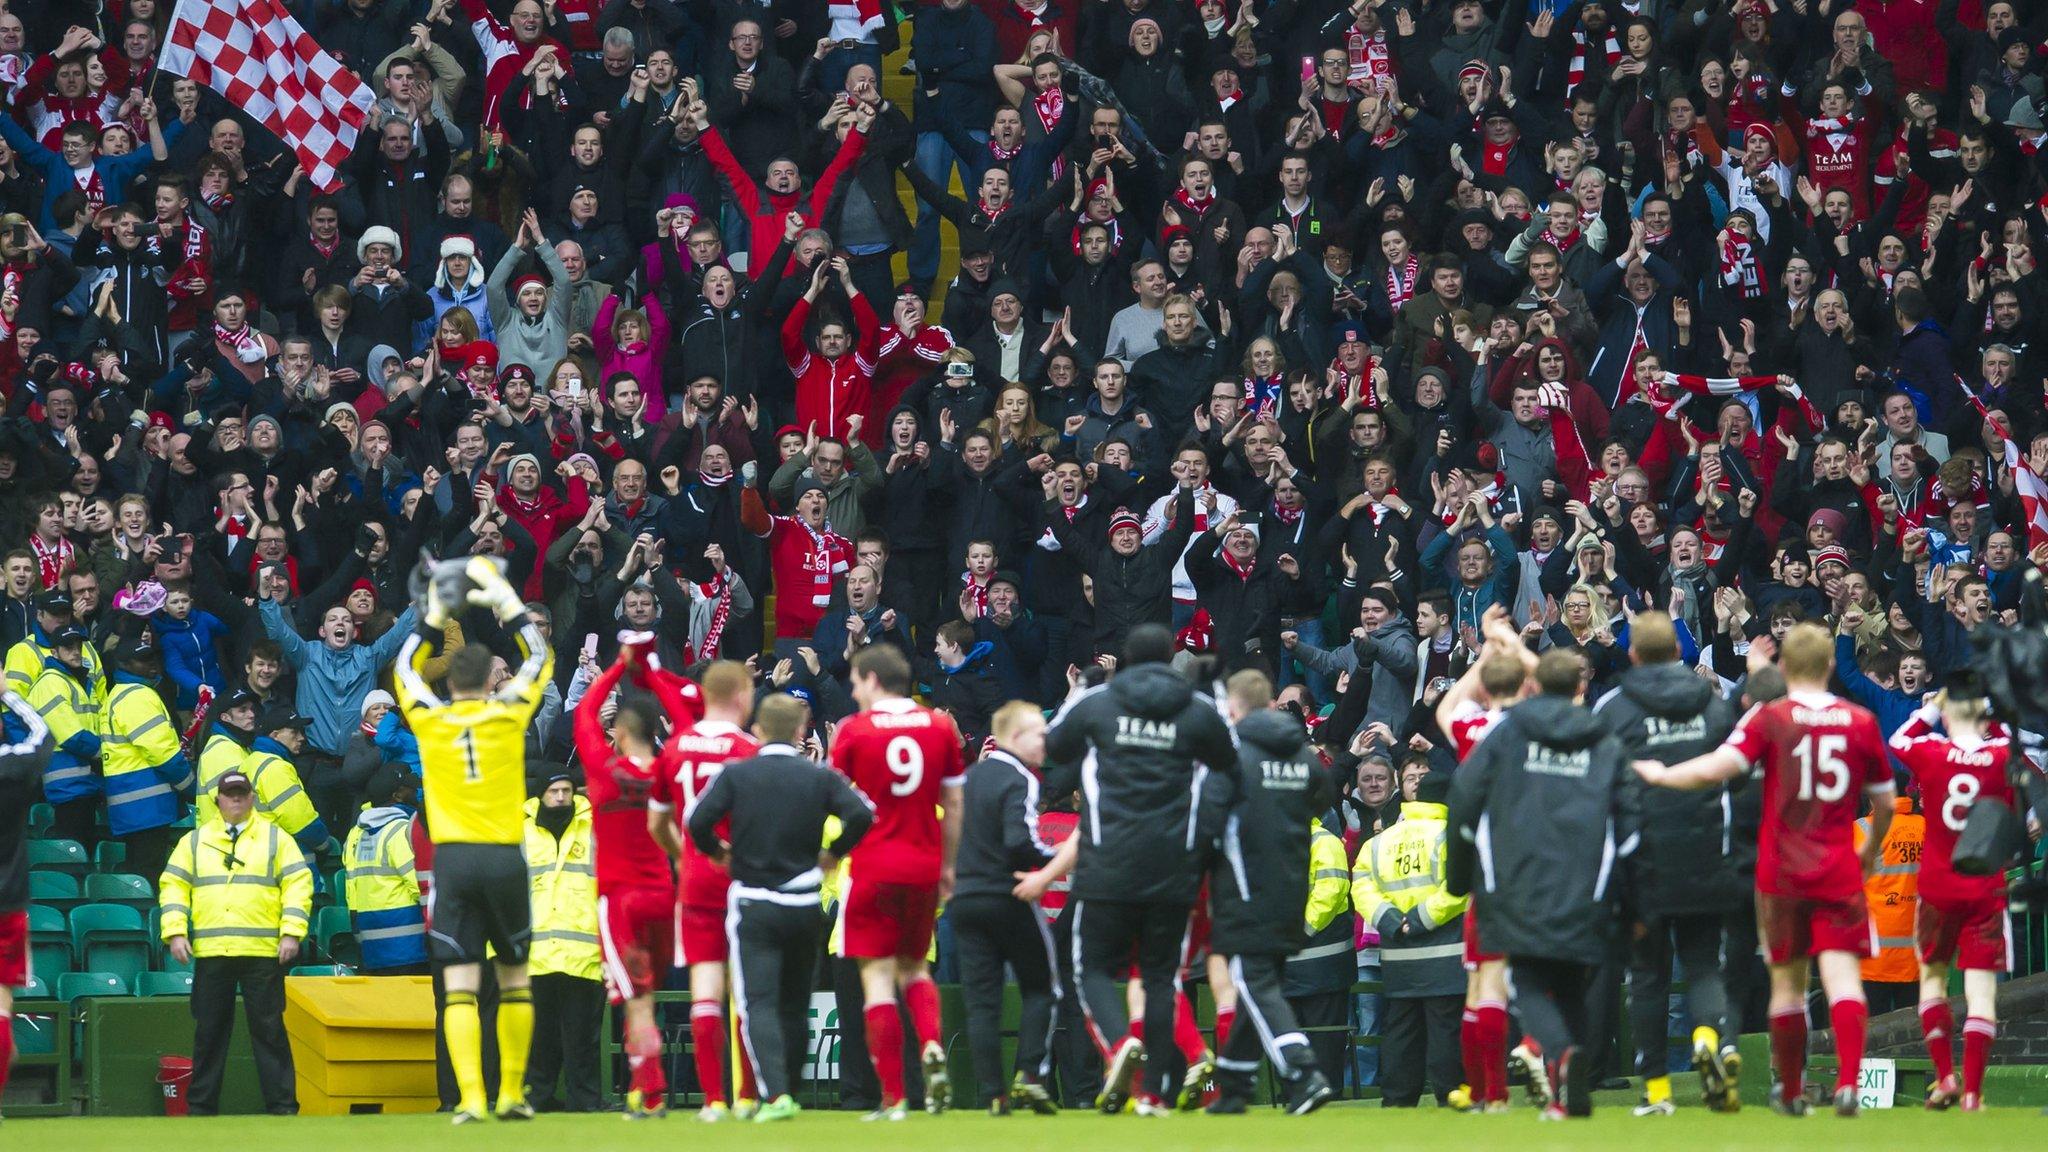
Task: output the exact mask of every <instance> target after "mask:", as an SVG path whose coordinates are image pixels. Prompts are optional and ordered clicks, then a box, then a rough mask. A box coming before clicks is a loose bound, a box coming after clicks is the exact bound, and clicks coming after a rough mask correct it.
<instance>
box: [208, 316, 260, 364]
mask: <svg viewBox="0 0 2048 1152" xmlns="http://www.w3.org/2000/svg"><path fill="white" fill-rule="evenodd" d="M213 338H214V340H216V341H218V342H219V343H222V344H225V345H227V346H228V347H229V348H232V349H234V352H235V359H237V360H240V361H241V362H242V363H244V364H260V363H262V362H263V359H264V357H265V355H267V354H266V353H265V352H264V350H263V338H262V337H261V336H259V335H258V334H257V332H256V329H255V328H253V327H251V326H249V325H247V324H244V325H242V326H241V327H240V328H239V329H237V330H235V331H233V332H230V331H228V330H227V329H226V328H223V327H221V326H220V325H219V324H215V325H214V326H213Z"/></svg>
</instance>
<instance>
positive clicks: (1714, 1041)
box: [1692, 1024, 1721, 1052]
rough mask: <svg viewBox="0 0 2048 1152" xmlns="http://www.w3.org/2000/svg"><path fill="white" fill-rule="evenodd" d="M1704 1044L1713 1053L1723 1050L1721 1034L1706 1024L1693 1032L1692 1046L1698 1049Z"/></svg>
mask: <svg viewBox="0 0 2048 1152" xmlns="http://www.w3.org/2000/svg"><path fill="white" fill-rule="evenodd" d="M1702 1044H1704V1045H1706V1046H1707V1048H1708V1049H1710V1050H1712V1051H1715V1052H1719V1051H1720V1050H1721V1034H1720V1033H1719V1032H1716V1031H1714V1030H1713V1029H1712V1028H1709V1027H1707V1026H1706V1025H1704V1024H1702V1025H1700V1026H1699V1027H1697V1028H1695V1029H1693V1030H1692V1046H1693V1047H1695V1048H1698V1047H1699V1046H1701V1045H1702Z"/></svg>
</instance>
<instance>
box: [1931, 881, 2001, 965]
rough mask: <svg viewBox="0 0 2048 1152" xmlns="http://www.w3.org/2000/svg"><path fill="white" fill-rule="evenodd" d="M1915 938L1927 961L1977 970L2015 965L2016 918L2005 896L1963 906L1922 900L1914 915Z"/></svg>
mask: <svg viewBox="0 0 2048 1152" xmlns="http://www.w3.org/2000/svg"><path fill="white" fill-rule="evenodd" d="M1913 939H1914V940H1916V941H1918V942H1919V945H1920V962H1921V963H1923V964H1948V963H1953V964H1954V965H1955V966H1956V967H1958V968H1961V969H1964V970H1965V971H1976V972H2004V971H2007V970H2009V969H2010V968H2011V966H2012V921H2011V919H2010V918H2009V917H2008V916H2007V915H2006V911H2005V898H2004V897H2002V896H2001V897H2000V898H1998V899H1997V900H1991V901H1986V902H1984V903H1981V904H1966V905H1964V906H1962V907H1960V908H1939V907H1936V906H1935V905H1933V904H1929V903H1928V902H1927V901H1925V900H1922V901H1921V902H1920V910H1919V911H1918V912H1916V913H1915V914H1914V916H1913Z"/></svg>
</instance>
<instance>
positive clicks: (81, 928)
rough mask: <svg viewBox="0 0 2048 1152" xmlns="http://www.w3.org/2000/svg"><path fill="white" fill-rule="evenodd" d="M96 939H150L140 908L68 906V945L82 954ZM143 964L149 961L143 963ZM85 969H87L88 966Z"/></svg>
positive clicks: (110, 941) (117, 940)
mask: <svg viewBox="0 0 2048 1152" xmlns="http://www.w3.org/2000/svg"><path fill="white" fill-rule="evenodd" d="M96 943H132V944H144V945H147V944H148V943H149V928H148V927H147V921H145V920H144V919H143V917H142V912H141V911H140V910H139V909H135V908H130V907H128V906H127V905H125V904H80V905H79V906H78V907H76V908H73V909H72V910H71V947H72V950H73V951H74V952H75V953H76V954H77V955H78V956H79V957H81V958H83V957H84V955H85V951H86V948H87V947H88V946H89V945H92V944H96ZM143 967H144V968H147V967H149V965H147V964H144V965H143ZM84 971H87V972H90V971H92V969H90V968H87V969H84Z"/></svg>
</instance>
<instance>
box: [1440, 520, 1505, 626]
mask: <svg viewBox="0 0 2048 1152" xmlns="http://www.w3.org/2000/svg"><path fill="white" fill-rule="evenodd" d="M1485 540H1486V547H1487V548H1488V549H1489V550H1490V551H1492V553H1493V574H1492V575H1490V576H1488V577H1487V578H1486V579H1485V580H1482V581H1480V583H1479V587H1477V588H1467V587H1465V582H1464V581H1463V580H1460V579H1458V573H1457V568H1456V564H1457V555H1458V551H1457V550H1458V549H1459V548H1461V547H1463V546H1464V540H1463V539H1462V538H1460V537H1459V536H1458V535H1456V534H1454V533H1451V532H1439V533H1437V536H1436V539H1434V540H1431V541H1430V542H1429V545H1428V546H1427V547H1425V548H1423V550H1422V571H1423V572H1425V573H1429V572H1435V573H1437V574H1439V575H1442V576H1443V577H1444V579H1445V582H1446V583H1447V584H1448V585H1449V586H1450V589H1451V596H1452V604H1453V611H1452V620H1453V621H1454V622H1455V624H1456V626H1457V627H1459V628H1463V627H1465V626H1466V625H1467V624H1470V625H1471V626H1472V630H1473V631H1475V632H1476V631H1478V630H1479V622H1480V618H1481V617H1483V616H1485V615H1486V610H1487V609H1488V608H1491V607H1493V606H1494V605H1495V604H1498V605H1500V606H1501V607H1503V608H1506V609H1508V610H1510V611H1513V610H1514V607H1515V589H1516V588H1517V587H1518V586H1519V585H1520V584H1521V571H1522V557H1521V555H1520V554H1519V553H1517V552H1516V551H1515V542H1514V540H1513V539H1511V538H1509V536H1508V534H1507V533H1506V532H1504V531H1502V530H1501V527H1500V525H1498V524H1496V525H1494V526H1493V527H1491V528H1488V529H1487V530H1486V536H1485ZM1421 582H1423V583H1427V582H1428V581H1421Z"/></svg>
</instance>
